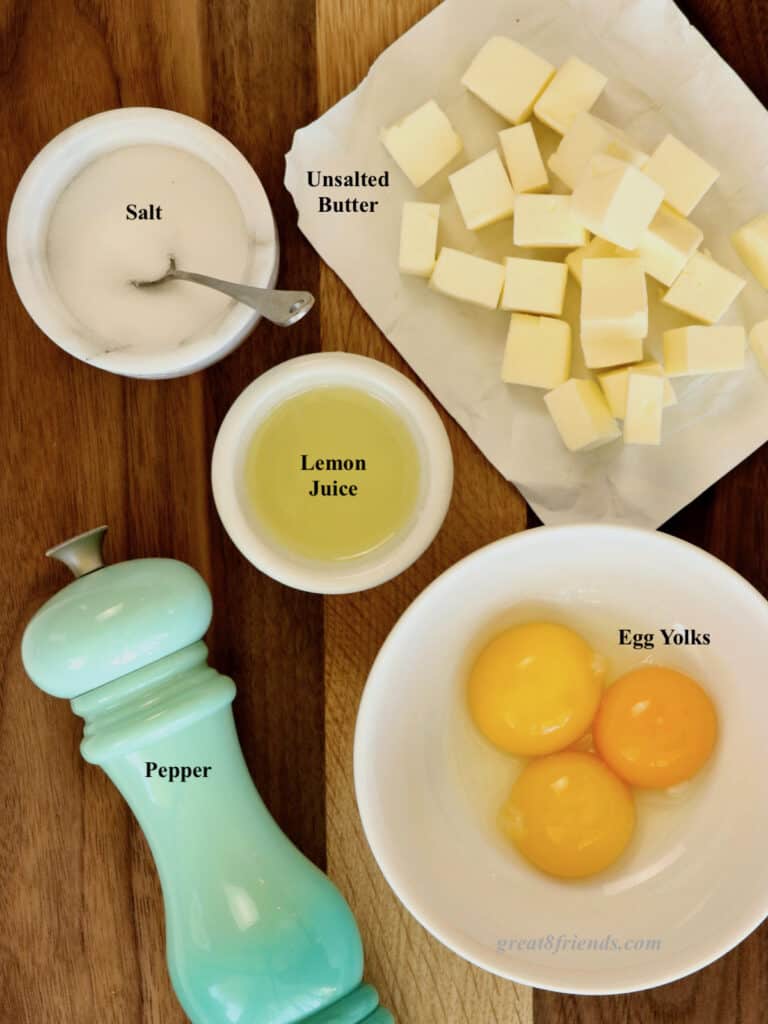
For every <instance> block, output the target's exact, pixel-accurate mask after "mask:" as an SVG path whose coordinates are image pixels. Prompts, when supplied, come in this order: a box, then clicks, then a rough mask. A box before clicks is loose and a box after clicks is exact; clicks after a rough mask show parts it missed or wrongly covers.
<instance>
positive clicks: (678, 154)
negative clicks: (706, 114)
mask: <svg viewBox="0 0 768 1024" xmlns="http://www.w3.org/2000/svg"><path fill="white" fill-rule="evenodd" d="M643 170H644V171H645V173H646V174H647V175H648V177H649V178H653V180H654V181H656V182H658V183H659V185H661V187H662V188H663V189H664V194H665V197H666V200H667V202H668V203H669V205H670V206H671V207H672V208H673V209H675V210H677V212H678V213H681V214H682V215H683V216H684V217H687V216H688V215H689V213H690V212H691V210H692V209H693V208H694V206H696V204H697V203H698V202H699V200H700V199H701V198H702V197H703V195H704V193H705V192H707V191H708V189H710V188H711V187H712V185H714V183H715V182H716V181H717V179H718V177H719V176H720V172H719V171H718V170H716V169H715V168H714V167H712V166H711V165H710V164H708V163H707V162H706V160H702V158H701V157H700V156H698V154H696V153H694V152H693V150H692V149H689V148H688V147H687V146H686V145H684V144H683V143H682V142H680V140H679V139H676V138H675V137H674V135H667V136H665V137H664V138H663V139H662V140H661V142H660V143H659V144H658V146H657V147H656V149H655V150H654V151H653V153H652V154H651V158H650V160H649V161H648V163H647V164H646V165H645V167H644V168H643Z"/></svg>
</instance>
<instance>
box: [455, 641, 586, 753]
mask: <svg viewBox="0 0 768 1024" xmlns="http://www.w3.org/2000/svg"><path fill="white" fill-rule="evenodd" d="M602 681H603V671H602V664H601V662H600V659H599V658H598V657H597V656H596V655H595V654H594V653H593V652H592V650H591V649H590V647H589V645H588V644H587V643H586V641H585V640H584V639H582V637H580V636H579V634H578V633H574V632H573V630H571V629H568V628H567V627H565V626H560V625H557V624H555V623H550V622H530V623H528V624H526V625H524V626H515V627H514V628H512V629H508V630H506V631H505V632H503V633H501V634H500V635H499V636H497V637H496V638H495V639H494V640H492V641H491V642H490V643H489V644H488V646H487V647H486V648H485V649H484V650H483V651H482V652H481V654H480V656H479V657H478V659H477V661H476V662H475V664H474V666H473V667H472V672H471V673H470V677H469V709H470V712H471V714H472V718H473V719H474V721H475V724H476V725H477V727H478V728H479V729H480V731H481V732H482V733H483V735H484V736H486V738H487V739H489V740H490V741H491V743H493V744H495V745H496V746H497V747H499V748H500V749H501V750H504V751H506V752H507V753H509V754H517V755H519V756H522V757H529V756H534V755H537V754H552V753H554V752H555V751H557V750H562V749H563V748H564V747H567V746H569V744H571V743H573V742H575V741H576V740H578V739H579V738H580V737H581V736H583V735H584V733H585V732H586V731H587V730H588V729H589V727H590V724H591V722H592V718H593V717H594V714H595V711H596V710H597V706H598V704H599V702H600V697H601V694H602Z"/></svg>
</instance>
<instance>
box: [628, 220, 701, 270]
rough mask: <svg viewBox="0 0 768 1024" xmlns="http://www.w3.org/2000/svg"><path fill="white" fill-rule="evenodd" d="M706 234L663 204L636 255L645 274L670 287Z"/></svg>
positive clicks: (642, 239)
mask: <svg viewBox="0 0 768 1024" xmlns="http://www.w3.org/2000/svg"><path fill="white" fill-rule="evenodd" d="M703 237H704V233H703V231H702V230H701V228H699V227H697V226H696V225H695V224H692V223H691V222H690V221H689V220H686V219H685V217H683V216H681V215H680V214H679V213H677V212H676V211H675V210H673V209H672V207H671V206H667V204H666V203H662V204H661V206H660V207H659V210H658V213H657V214H656V216H655V217H654V218H653V220H652V221H651V223H650V224H649V225H648V229H647V231H645V232H644V233H643V237H642V238H641V239H640V244H639V245H638V247H637V249H635V251H634V253H633V255H634V256H636V257H637V258H638V259H639V260H640V262H641V263H642V264H643V270H644V271H645V272H646V274H648V275H649V276H650V277H655V278H656V280H657V281H661V283H662V284H665V285H667V287H669V285H671V284H672V283H673V281H674V280H675V278H676V277H677V276H678V274H679V273H680V272H681V270H682V269H683V267H684V266H685V265H686V263H687V262H688V260H689V259H690V258H691V256H692V255H693V254H694V252H695V251H696V250H697V249H698V247H699V246H700V245H701V240H702V238H703Z"/></svg>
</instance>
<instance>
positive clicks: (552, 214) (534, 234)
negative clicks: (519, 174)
mask: <svg viewBox="0 0 768 1024" xmlns="http://www.w3.org/2000/svg"><path fill="white" fill-rule="evenodd" d="M512 236H513V240H514V243H515V245H520V246H528V247H529V248H533V249H536V248H539V249H573V248H575V247H576V246H579V245H584V244H585V243H586V241H587V237H588V236H587V232H586V231H585V229H584V227H583V226H582V225H581V224H579V222H578V221H577V220H576V219H575V218H574V216H573V213H572V211H571V197H570V196H552V195H536V194H533V193H530V192H526V193H525V194H524V195H519V196H517V197H516V199H515V220H514V226H513V229H512Z"/></svg>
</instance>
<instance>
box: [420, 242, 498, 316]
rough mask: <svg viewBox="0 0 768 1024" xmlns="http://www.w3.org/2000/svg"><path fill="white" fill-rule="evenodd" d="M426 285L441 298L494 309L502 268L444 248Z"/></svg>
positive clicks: (496, 303)
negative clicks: (450, 298) (439, 293)
mask: <svg viewBox="0 0 768 1024" xmlns="http://www.w3.org/2000/svg"><path fill="white" fill-rule="evenodd" d="M429 283H430V285H431V286H432V288H434V289H435V290H436V291H438V292H442V294H443V295H450V296H451V297H452V298H454V299H461V300H462V301H463V302H472V303H474V304H475V305H476V306H485V308H486V309H496V307H497V306H498V304H499V296H500V295H501V289H502V286H503V284H504V267H502V265H501V264H500V263H494V262H492V261H491V260H484V259H481V257H479V256H472V255H471V254H470V253H468V252H461V251H460V250H458V249H449V248H448V247H447V246H443V248H442V249H441V250H440V255H439V256H438V257H437V263H436V264H435V269H434V271H433V272H432V277H431V278H430V280H429Z"/></svg>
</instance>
